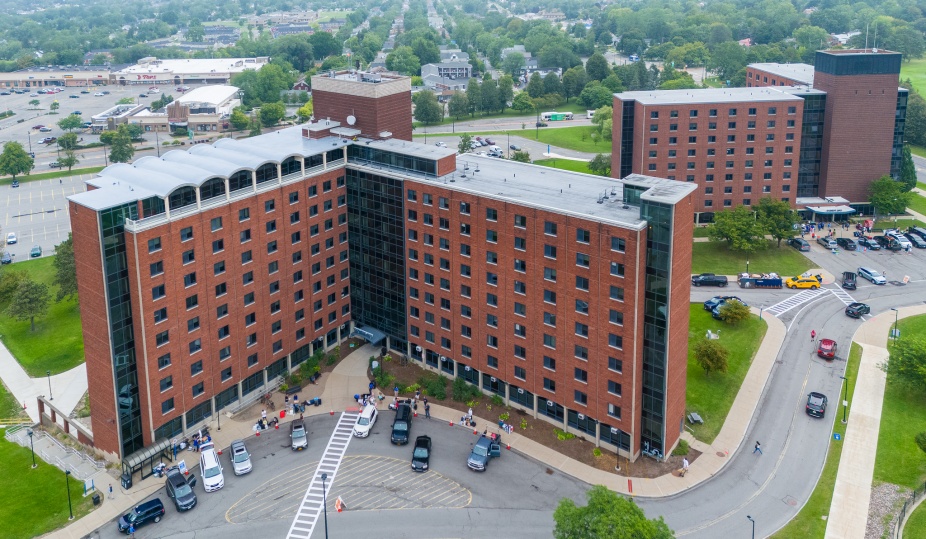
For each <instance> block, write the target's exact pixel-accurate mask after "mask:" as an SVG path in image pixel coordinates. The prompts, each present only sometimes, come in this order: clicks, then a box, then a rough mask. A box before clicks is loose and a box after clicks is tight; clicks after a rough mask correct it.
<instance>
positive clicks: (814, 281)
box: [785, 275, 821, 290]
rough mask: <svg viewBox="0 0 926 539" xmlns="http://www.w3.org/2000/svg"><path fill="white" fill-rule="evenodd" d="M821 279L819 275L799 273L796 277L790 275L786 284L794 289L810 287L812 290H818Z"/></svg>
mask: <svg viewBox="0 0 926 539" xmlns="http://www.w3.org/2000/svg"><path fill="white" fill-rule="evenodd" d="M820 283H821V279H820V276H819V275H808V276H805V275H798V276H795V277H789V278H788V279H787V280H786V281H785V286H787V287H788V288H790V289H792V290H794V289H796V288H809V289H811V290H816V289H818V288H820Z"/></svg>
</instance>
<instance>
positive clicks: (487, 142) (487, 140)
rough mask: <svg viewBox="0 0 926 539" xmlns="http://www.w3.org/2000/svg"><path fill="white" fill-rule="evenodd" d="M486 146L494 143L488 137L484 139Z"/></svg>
mask: <svg viewBox="0 0 926 539" xmlns="http://www.w3.org/2000/svg"><path fill="white" fill-rule="evenodd" d="M486 144H488V145H489V146H492V145H494V144H495V141H494V140H492V139H490V138H489V137H486Z"/></svg>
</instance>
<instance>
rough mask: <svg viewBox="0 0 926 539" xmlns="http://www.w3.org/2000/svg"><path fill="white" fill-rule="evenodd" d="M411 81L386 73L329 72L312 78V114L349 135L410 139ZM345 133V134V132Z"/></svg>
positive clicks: (407, 78)
mask: <svg viewBox="0 0 926 539" xmlns="http://www.w3.org/2000/svg"><path fill="white" fill-rule="evenodd" d="M411 89H412V80H411V79H410V78H409V77H402V76H399V75H390V74H388V73H367V72H364V71H329V72H327V73H324V74H321V75H315V76H314V77H312V102H313V103H314V106H315V117H316V118H319V119H322V120H326V119H327V120H331V121H335V122H339V123H340V125H341V126H342V127H343V128H346V129H354V130H355V132H353V134H352V135H350V136H363V137H366V138H371V139H386V138H394V139H400V140H409V141H410V140H412V114H411V110H412V97H411V96H412V94H411ZM345 136H346V135H345Z"/></svg>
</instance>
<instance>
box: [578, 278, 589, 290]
mask: <svg viewBox="0 0 926 539" xmlns="http://www.w3.org/2000/svg"><path fill="white" fill-rule="evenodd" d="M588 284H589V281H588V277H581V276H579V275H576V288H577V289H579V290H584V291H586V292H588Z"/></svg>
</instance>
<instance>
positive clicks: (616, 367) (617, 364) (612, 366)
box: [608, 357, 624, 372]
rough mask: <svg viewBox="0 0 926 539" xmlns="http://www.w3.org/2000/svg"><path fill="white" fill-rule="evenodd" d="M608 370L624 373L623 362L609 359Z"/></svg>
mask: <svg viewBox="0 0 926 539" xmlns="http://www.w3.org/2000/svg"><path fill="white" fill-rule="evenodd" d="M608 369H609V370H612V371H614V372H624V362H623V361H621V360H619V359H617V358H614V357H609V358H608Z"/></svg>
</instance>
